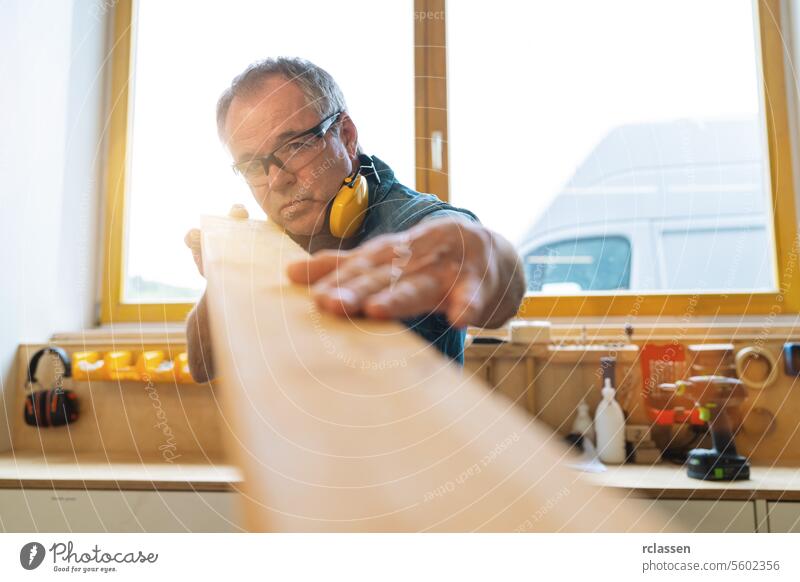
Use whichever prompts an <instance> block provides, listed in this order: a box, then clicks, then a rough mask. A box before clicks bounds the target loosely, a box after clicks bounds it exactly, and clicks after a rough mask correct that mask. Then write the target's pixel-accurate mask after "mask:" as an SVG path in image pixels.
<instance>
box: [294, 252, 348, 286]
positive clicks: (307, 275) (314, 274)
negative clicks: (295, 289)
mask: <svg viewBox="0 0 800 582" xmlns="http://www.w3.org/2000/svg"><path fill="white" fill-rule="evenodd" d="M346 256H347V255H346V251H321V252H319V253H317V254H316V255H314V256H313V257H310V258H308V259H305V260H303V261H296V262H294V263H290V264H289V266H288V267H287V269H286V273H287V275H289V279H290V280H291V281H292V282H293V283H298V284H301V285H309V284H311V283H315V282H317V281H318V280H319V279H321V278H322V277H324V276H325V275H327V274H328V273H330V272H331V271H333V270H335V269H336V268H337V267H338V266H339V263H340V262H341V261H343V260H344V258H345V257H346Z"/></svg>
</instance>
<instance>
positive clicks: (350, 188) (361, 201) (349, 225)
mask: <svg viewBox="0 0 800 582" xmlns="http://www.w3.org/2000/svg"><path fill="white" fill-rule="evenodd" d="M368 205H369V188H368V186H367V179H366V178H365V177H364V176H362V175H361V174H360V173H359V170H356V171H355V172H353V173H352V174H350V175H349V176H347V178H345V179H344V184H343V185H342V187H341V188H340V189H339V192H338V193H337V194H336V196H335V197H334V199H333V205H332V206H331V216H330V219H329V223H330V229H331V234H332V235H333V236H335V237H337V238H350V237H351V236H353V235H354V234H356V233H357V232H358V229H359V227H360V226H361V223H362V222H364V217H365V216H366V215H367V206H368Z"/></svg>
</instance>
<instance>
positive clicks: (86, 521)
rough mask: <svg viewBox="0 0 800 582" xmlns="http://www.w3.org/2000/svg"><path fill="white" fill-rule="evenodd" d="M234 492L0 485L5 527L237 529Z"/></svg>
mask: <svg viewBox="0 0 800 582" xmlns="http://www.w3.org/2000/svg"><path fill="white" fill-rule="evenodd" d="M235 502H236V494H235V493H232V492H193V491H95V490H75V489H59V490H57V491H53V490H44V489H28V490H20V489H0V531H5V532H106V531H108V532H185V531H191V532H233V531H240V529H239V527H238V525H237V519H236V515H235V505H236V503H235Z"/></svg>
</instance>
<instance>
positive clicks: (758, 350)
mask: <svg viewBox="0 0 800 582" xmlns="http://www.w3.org/2000/svg"><path fill="white" fill-rule="evenodd" d="M753 358H763V359H764V360H765V361H766V362H767V364H768V365H769V372H767V377H766V378H764V379H763V380H762V381H760V382H759V381H757V380H751V379H748V378H747V376H745V374H744V370H745V368H746V367H747V362H748V360H750V359H753ZM736 375H737V376H738V377H739V380H741V381H742V382H743V383H744V385H745V386H747V387H748V388H751V389H753V390H763V389H764V388H768V387H769V386H771V385H772V384H773V383H774V382H775V379H776V378H777V377H778V365H777V362H776V361H775V356H773V355H772V352H770V351H769V350H767V349H765V348H762V347H761V346H747V347H746V348H742V349H741V350H739V351H738V352H737V353H736Z"/></svg>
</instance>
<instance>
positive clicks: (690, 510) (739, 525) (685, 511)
mask: <svg viewBox="0 0 800 582" xmlns="http://www.w3.org/2000/svg"><path fill="white" fill-rule="evenodd" d="M645 503H647V505H648V511H649V512H652V513H654V514H658V516H660V517H661V518H662V519H663V518H664V517H666V518H667V520H668V521H669V527H670V528H672V529H673V530H677V531H680V532H697V533H715V532H738V533H753V532H755V531H756V518H755V506H754V504H753V502H752V501H707V500H688V501H682V500H676V499H659V500H652V501H645Z"/></svg>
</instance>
